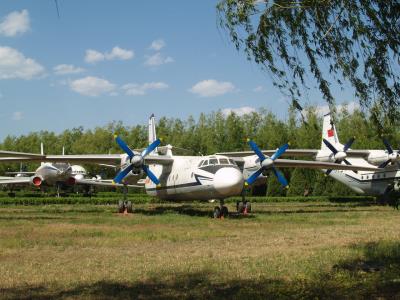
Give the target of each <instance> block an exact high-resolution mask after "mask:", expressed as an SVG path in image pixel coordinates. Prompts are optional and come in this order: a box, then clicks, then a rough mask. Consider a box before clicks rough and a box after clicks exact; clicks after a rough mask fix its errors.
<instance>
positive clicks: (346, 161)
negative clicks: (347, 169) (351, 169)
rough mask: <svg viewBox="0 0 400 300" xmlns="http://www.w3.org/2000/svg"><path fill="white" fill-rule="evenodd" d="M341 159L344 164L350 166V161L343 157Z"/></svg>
mask: <svg viewBox="0 0 400 300" xmlns="http://www.w3.org/2000/svg"><path fill="white" fill-rule="evenodd" d="M343 161H344V163H345V164H346V165H348V166H351V163H350V162H349V161H348V160H347V159H344V160H343Z"/></svg>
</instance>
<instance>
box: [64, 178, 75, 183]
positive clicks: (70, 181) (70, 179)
mask: <svg viewBox="0 0 400 300" xmlns="http://www.w3.org/2000/svg"><path fill="white" fill-rule="evenodd" d="M75 183H76V179H75V178H74V177H70V178H68V179H67V181H66V184H67V185H75Z"/></svg>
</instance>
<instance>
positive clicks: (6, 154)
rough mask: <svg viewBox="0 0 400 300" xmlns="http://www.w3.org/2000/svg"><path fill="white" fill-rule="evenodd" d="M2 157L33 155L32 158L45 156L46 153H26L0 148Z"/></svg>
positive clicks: (27, 156)
mask: <svg viewBox="0 0 400 300" xmlns="http://www.w3.org/2000/svg"><path fill="white" fill-rule="evenodd" d="M0 157H26V158H29V157H32V158H43V157H44V155H42V154H36V153H24V152H16V151H3V150H0Z"/></svg>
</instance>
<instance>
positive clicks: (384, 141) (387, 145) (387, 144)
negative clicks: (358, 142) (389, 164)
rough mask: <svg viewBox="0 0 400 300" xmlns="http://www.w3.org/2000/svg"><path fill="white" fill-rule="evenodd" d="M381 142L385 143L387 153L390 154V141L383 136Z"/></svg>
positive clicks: (391, 151) (391, 150)
mask: <svg viewBox="0 0 400 300" xmlns="http://www.w3.org/2000/svg"><path fill="white" fill-rule="evenodd" d="M383 143H384V144H385V147H386V149H387V151H388V153H389V154H392V153H393V149H392V146H391V145H390V143H389V142H388V140H387V139H385V138H383Z"/></svg>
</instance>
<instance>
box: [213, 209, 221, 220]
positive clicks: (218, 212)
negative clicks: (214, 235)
mask: <svg viewBox="0 0 400 300" xmlns="http://www.w3.org/2000/svg"><path fill="white" fill-rule="evenodd" d="M213 217H214V219H219V218H221V209H220V208H219V207H218V206H216V207H214V213H213Z"/></svg>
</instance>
